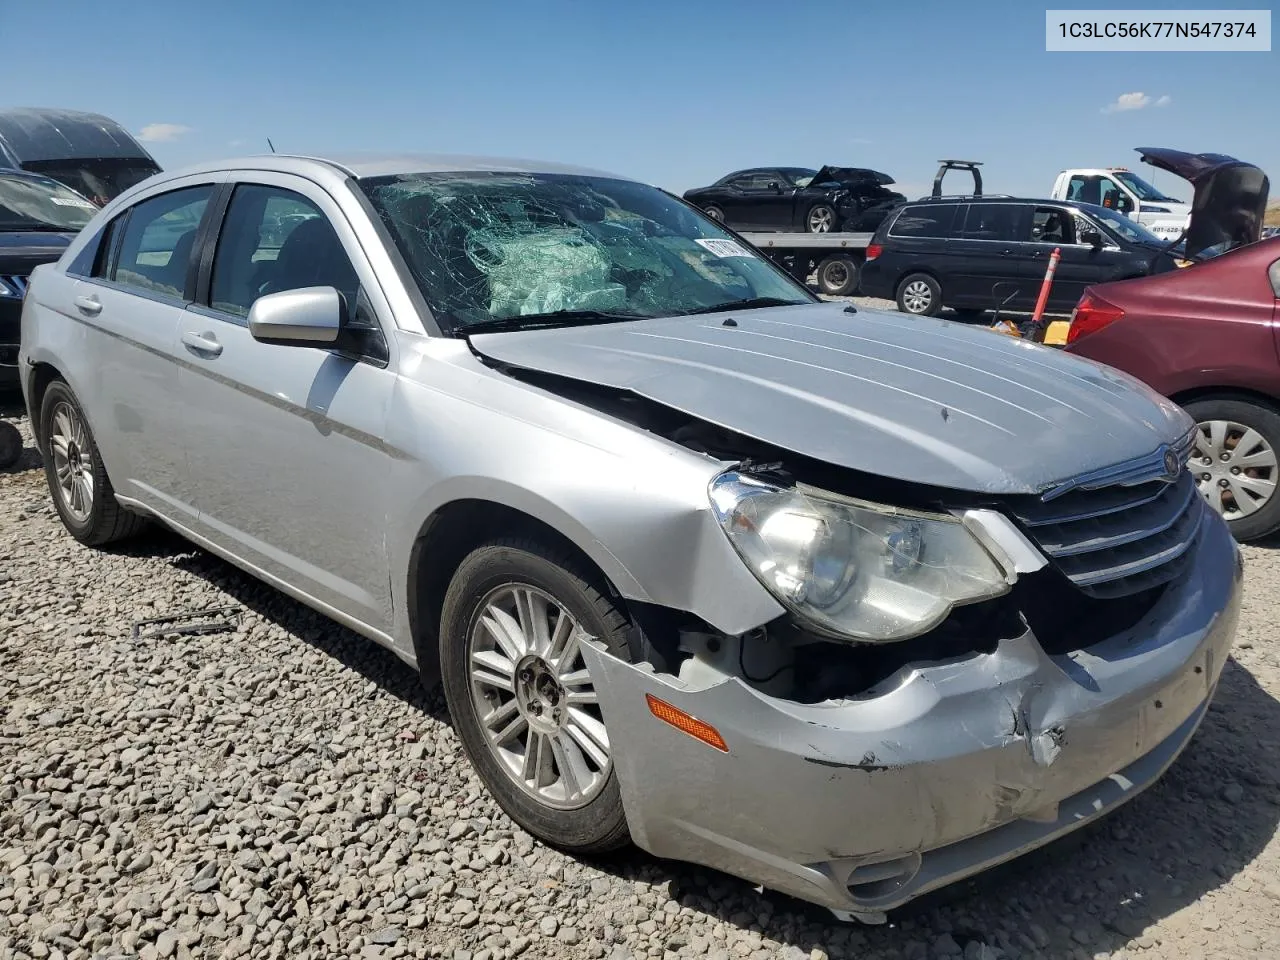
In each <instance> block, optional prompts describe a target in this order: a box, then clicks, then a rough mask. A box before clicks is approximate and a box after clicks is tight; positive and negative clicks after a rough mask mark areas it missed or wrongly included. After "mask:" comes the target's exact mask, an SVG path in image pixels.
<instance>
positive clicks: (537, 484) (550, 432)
mask: <svg viewBox="0 0 1280 960" xmlns="http://www.w3.org/2000/svg"><path fill="white" fill-rule="evenodd" d="M477 373H478V371H476V370H475V368H474V367H473V368H471V369H470V370H467V369H459V368H458V367H455V366H453V365H450V364H433V365H432V366H431V370H430V375H429V377H428V378H427V381H426V382H429V383H431V386H430V387H428V386H426V384H425V383H424V382H418V383H404V382H403V381H402V389H401V390H400V391H399V395H398V397H397V399H396V401H395V406H396V407H397V408H398V410H399V412H397V413H396V414H394V415H393V416H392V417H391V418H390V422H391V423H392V424H393V427H392V429H393V434H394V436H393V437H392V438H391V440H392V444H393V446H395V447H397V448H399V449H401V450H402V451H404V452H405V454H406V455H407V456H406V457H405V458H404V459H402V460H401V461H400V465H399V466H398V467H397V468H396V470H397V473H398V476H397V477H396V478H395V479H394V480H393V482H392V484H391V488H392V491H393V493H392V502H393V503H396V504H398V505H397V506H395V507H394V508H393V509H394V510H395V517H394V522H392V523H390V524H389V525H388V526H389V530H390V532H389V534H388V543H387V551H388V555H389V558H390V562H391V570H392V571H393V573H392V577H393V580H394V579H395V578H396V577H398V576H399V575H400V574H402V573H404V572H405V571H407V570H408V569H409V567H410V558H411V556H412V553H413V548H414V544H415V542H416V541H417V539H418V537H419V535H420V533H421V531H422V530H423V529H424V527H425V526H426V524H427V522H428V521H429V520H430V519H431V518H432V517H433V515H435V514H436V513H437V512H438V511H440V510H441V509H442V508H444V507H446V506H448V505H449V504H451V503H455V502H457V501H460V500H481V501H488V502H492V503H496V504H501V505H502V506H504V507H509V508H511V509H513V510H517V511H520V512H521V513H523V514H525V515H527V516H530V517H533V518H534V519H536V520H539V521H541V522H542V523H544V524H546V525H548V526H550V527H551V528H553V529H554V530H556V531H557V532H558V533H560V534H561V535H562V536H564V537H566V538H567V539H568V540H570V541H571V542H572V543H574V544H575V545H576V546H577V547H578V548H579V549H580V550H582V552H583V553H585V554H586V555H587V556H588V557H589V558H591V560H592V561H593V562H594V563H595V564H596V565H597V566H599V568H600V569H601V570H602V571H603V572H604V574H605V575H606V576H607V577H608V578H609V580H610V582H611V583H612V584H613V586H614V588H615V589H617V591H618V592H619V593H620V594H621V595H622V596H623V597H625V598H627V599H629V600H636V601H640V602H646V603H654V604H659V605H662V606H665V607H670V608H672V609H675V610H683V611H687V612H689V613H692V614H695V615H696V616H698V617H701V618H702V619H703V620H705V621H706V622H707V623H709V624H710V625H711V626H713V627H715V628H716V629H718V630H721V631H723V632H725V633H729V634H739V633H742V632H744V631H746V630H750V629H752V628H754V627H757V626H760V625H761V624H763V623H767V622H768V621H770V620H772V619H774V618H776V617H778V616H779V615H781V613H782V612H783V610H782V607H781V606H780V605H779V604H778V603H777V601H776V600H774V599H773V597H772V596H771V595H770V594H769V593H768V592H767V591H766V590H765V588H764V587H763V586H761V584H760V582H759V581H758V580H757V579H756V578H755V577H754V576H753V575H752V574H751V571H750V570H749V569H748V568H747V566H746V564H745V563H743V562H742V559H741V558H740V557H739V556H738V554H737V552H736V551H735V550H734V549H733V546H732V545H731V544H730V543H729V540H728V538H727V537H726V536H725V535H724V532H723V531H722V530H721V529H720V526H719V524H718V522H717V521H716V519H715V517H714V515H713V514H712V513H711V504H710V500H709V498H708V494H707V488H708V485H709V484H710V482H711V480H712V478H713V477H715V476H716V474H718V473H719V472H720V471H721V470H723V469H724V468H725V464H724V463H722V462H720V461H717V460H714V459H712V458H710V457H706V456H703V455H701V454H696V453H693V452H692V451H689V450H686V449H684V448H681V447H677V446H675V445H674V444H672V443H670V442H668V441H666V440H663V439H662V438H660V437H657V436H655V435H653V434H649V433H647V432H645V431H643V430H640V429H638V428H634V427H631V426H629V425H627V424H624V423H621V422H619V421H617V420H614V419H612V418H609V417H606V416H603V415H601V414H599V413H596V412H595V411H592V410H589V409H587V408H585V407H582V406H579V405H577V404H574V403H571V402H568V401H565V400H563V399H560V398H557V397H552V396H550V395H548V394H547V393H545V392H543V391H540V390H535V389H531V388H530V387H528V386H526V385H523V384H520V383H518V382H516V381H514V380H511V379H509V378H506V377H502V376H500V375H494V374H490V373H488V372H487V371H486V372H484V373H479V375H478V376H477ZM401 505H402V506H403V509H402V508H401ZM398 606H399V607H400V608H402V609H405V610H407V604H405V603H402V604H398ZM404 619H405V620H407V616H406V617H405V618H404Z"/></svg>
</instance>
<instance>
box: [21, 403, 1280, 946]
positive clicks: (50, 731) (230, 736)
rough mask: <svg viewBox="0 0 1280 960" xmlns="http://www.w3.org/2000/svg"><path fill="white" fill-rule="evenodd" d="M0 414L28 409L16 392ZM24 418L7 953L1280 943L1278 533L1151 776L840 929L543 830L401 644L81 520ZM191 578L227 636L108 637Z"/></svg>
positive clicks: (180, 552) (756, 896)
mask: <svg viewBox="0 0 1280 960" xmlns="http://www.w3.org/2000/svg"><path fill="white" fill-rule="evenodd" d="M0 416H4V417H5V418H7V419H9V420H11V421H13V422H16V423H18V424H19V425H20V426H21V428H22V429H23V431H24V433H26V431H27V426H26V423H25V420H24V419H23V418H22V416H21V415H20V412H19V410H18V407H17V405H16V403H13V402H8V403H7V404H6V403H5V402H4V401H3V400H0ZM26 435H27V441H28V450H27V452H26V455H25V456H24V459H23V460H22V462H21V463H20V464H19V465H18V466H17V467H16V468H14V469H13V470H10V471H8V472H4V473H0V957H3V958H6V960H7V958H15V960H16V958H26V957H37V958H45V957H48V958H55V960H57V958H67V960H80V958H89V957H102V958H106V957H135V956H136V957H141V958H145V960H153V958H161V957H162V958H168V957H179V958H186V957H252V958H255V960H256V958H259V957H266V958H276V957H285V956H287V957H289V958H291V960H293V958H309V957H370V958H372V957H388V958H390V957H402V956H413V957H421V956H445V957H456V958H459V960H497V958H502V957H514V956H523V957H567V958H576V957H593V958H598V957H616V958H626V957H635V958H641V957H646V956H647V957H654V958H667V957H673V956H679V957H687V956H702V955H706V956H709V957H717V958H726V960H727V958H747V957H751V958H757V957H758V958H764V957H785V958H797V960H798V958H805V957H810V958H815V960H819V958H822V957H833V958H839V957H848V958H860V960H861V958H866V960H890V958H896V960H925V958H932V957H953V956H954V957H963V958H969V960H972V958H987V960H991V958H999V957H1005V958H1014V957H1051V958H1071V960H1077V958H1078V960H1088V958H1101V957H1108V958H1121V957H1141V958H1144V960H1145V958H1157V957H1164V958H1170V960H1173V958H1177V960H1195V958H1202V957H1203V958H1208V957H1213V958H1235V957H1276V956H1280V841H1278V840H1277V822H1278V821H1280V789H1278V784H1280V780H1278V779H1277V778H1278V773H1280V704H1278V703H1277V701H1276V697H1277V696H1278V695H1280V659H1278V656H1280V643H1278V642H1277V640H1276V638H1275V633H1276V624H1277V622H1278V621H1280V554H1278V553H1277V552H1276V551H1274V550H1271V549H1266V548H1250V549H1249V550H1248V551H1247V553H1248V567H1247V569H1248V574H1247V576H1248V592H1247V596H1246V602H1245V610H1244V616H1243V621H1242V624H1243V625H1242V629H1241V633H1240V637H1239V640H1238V645H1237V648H1236V652H1235V658H1234V660H1233V661H1232V662H1230V663H1229V664H1228V665H1227V669H1226V672H1225V675H1224V678H1223V682H1222V687H1221V689H1220V691H1219V694H1218V697H1217V701H1216V703H1215V705H1214V706H1213V707H1212V709H1211V710H1210V713H1209V715H1208V718H1207V720H1206V721H1205V724H1204V726H1203V728H1202V729H1201V732H1200V734H1199V736H1198V737H1197V738H1196V740H1195V742H1194V743H1193V744H1192V746H1191V747H1190V748H1189V749H1188V751H1187V752H1186V754H1184V756H1183V758H1182V759H1181V760H1180V761H1179V762H1178V763H1177V764H1176V765H1175V766H1174V768H1173V769H1172V770H1171V771H1170V772H1169V774H1168V775H1167V776H1166V777H1165V779H1164V780H1163V781H1162V782H1161V783H1160V784H1159V785H1158V786H1156V787H1155V788H1153V789H1152V790H1150V791H1148V792H1147V793H1146V794H1144V795H1143V796H1141V797H1139V798H1138V799H1136V800H1135V801H1134V802H1133V803H1131V804H1130V805H1129V806H1127V807H1126V808H1124V809H1123V810H1121V811H1120V812H1119V813H1118V814H1116V815H1115V816H1113V817H1111V818H1109V819H1108V820H1106V821H1104V822H1103V823H1101V824H1098V825H1096V826H1094V827H1092V828H1090V829H1088V830H1086V831H1083V833H1082V834H1079V835H1077V836H1076V837H1074V838H1071V839H1069V840H1067V841H1064V842H1063V843H1060V844H1057V845H1055V846H1052V847H1050V848H1048V849H1046V850H1042V851H1040V852H1038V853H1035V854H1032V855H1031V856H1030V857H1027V858H1023V859H1022V860H1020V861H1018V862H1015V863H1014V864H1010V865H1007V866H1006V867H1004V868H1002V869H1001V870H999V871H996V872H994V873H992V874H988V875H987V876H985V877H983V878H981V879H980V880H978V881H976V882H973V883H968V884H962V885H958V886H957V887H956V888H953V889H952V890H950V891H947V892H946V894H945V895H944V896H937V897H935V898H933V899H931V900H927V901H924V902H918V903H917V904H915V905H912V907H910V908H908V910H907V911H905V912H903V913H902V914H900V915H898V916H895V917H894V918H892V923H891V924H890V925H888V926H885V927H875V928H872V927H859V926H844V925H840V924H835V923H832V922H830V920H829V919H828V917H827V915H825V914H823V913H822V912H821V911H818V910H814V909H812V908H809V907H807V906H806V905H804V904H801V903H798V902H796V901H792V900H787V899H785V898H781V897H777V896H774V895H770V894H761V893H758V892H757V891H755V890H754V889H752V888H751V887H749V886H748V885H746V884H744V883H742V882H740V881H737V880H734V879H732V878H730V877H726V876H723V875H721V874H717V873H714V872H712V871H709V870H703V869H700V868H696V867H690V866H686V865H682V864H678V863H670V862H664V861H658V860H655V859H653V858H650V857H648V856H646V855H643V854H641V853H639V852H634V851H632V852H628V853H625V854H623V855H620V856H617V857H614V858H612V859H609V860H605V861H598V862H584V861H580V860H574V859H571V858H567V857H564V856H562V855H560V854H559V853H556V852H554V851H552V850H549V849H547V848H545V847H543V846H542V845H541V844H539V843H536V842H535V841H534V840H533V839H532V838H531V837H529V836H528V835H526V834H525V833H523V832H522V831H521V830H520V829H519V828H517V827H516V826H514V825H513V824H512V823H511V822H510V821H509V820H507V818H506V817H505V816H504V815H503V814H502V813H501V811H500V810H499V809H498V807H497V805H496V804H495V803H494V802H493V801H491V800H490V799H489V797H488V796H487V795H486V794H485V793H484V792H483V790H482V789H481V786H480V783H479V781H478V780H477V779H476V777H475V776H474V774H473V773H472V772H471V770H470V768H469V766H468V765H467V763H466V761H465V760H464V758H463V755H462V751H461V749H460V746H459V743H458V740H457V738H456V737H455V735H454V733H453V730H452V729H451V728H450V726H449V722H448V719H447V718H446V716H445V713H444V711H443V708H442V703H441V700H440V698H439V696H438V695H437V694H434V693H433V694H428V693H424V692H423V690H422V689H421V687H420V685H419V683H418V679H417V677H416V675H415V674H414V673H413V672H412V671H411V670H409V669H408V668H407V667H405V666H404V665H402V664H401V663H400V662H399V661H398V660H396V659H395V658H394V657H393V656H392V655H391V654H389V653H385V652H383V651H381V650H379V649H378V648H376V647H374V646H373V645H372V644H370V643H368V642H366V641H364V640H362V639H360V638H358V637H356V636H355V635H354V634H351V633H350V632H348V631H346V630H345V629H343V628H341V627H339V626H337V625H335V624H333V623H331V622H329V621H327V620H325V619H323V618H322V617H320V616H319V615H317V614H314V613H312V612H310V611H309V610H307V609H306V608H304V607H303V606H301V605H300V604H298V603H295V602H293V601H292V600H289V599H287V598H286V597H284V596H283V595H281V594H278V593H276V592H274V591H272V590H271V589H269V588H267V587H265V586H262V585H260V584H259V583H257V582H256V581H254V580H251V579H250V578H248V577H246V576H244V575H243V574H241V573H239V572H237V571H236V570H235V569H233V568H232V567H230V566H229V565H227V564H225V563H222V562H221V561H219V560H217V559H215V558H213V557H211V556H209V555H207V554H205V553H202V552H199V551H197V550H195V549H193V548H191V547H189V546H187V545H186V544H185V543H184V542H182V541H180V540H178V539H177V538H175V537H173V536H171V535H169V534H166V533H162V532H156V533H153V534H149V535H147V536H146V537H144V538H143V539H142V540H140V541H138V542H136V543H135V544H132V545H130V546H129V547H128V548H127V549H117V550H114V551H111V552H95V551H92V550H86V549H84V548H82V547H80V546H78V545H77V544H76V543H75V542H74V541H72V540H71V538H70V537H69V536H67V535H66V534H65V533H64V532H63V530H62V528H61V527H60V526H59V524H58V521H57V518H56V516H55V514H54V512H53V510H52V508H51V506H50V504H49V500H48V495H47V491H46V489H45V486H44V477H43V475H42V473H41V472H40V469H39V461H38V457H37V455H36V454H35V453H34V451H32V450H31V449H30V448H29V444H30V436H29V433H26ZM215 605H230V606H233V607H235V608H237V609H238V610H239V611H240V620H239V626H238V627H237V628H236V629H235V630H234V632H230V633H224V634H219V635H211V636H206V637H183V638H176V639H165V640H134V639H131V632H130V631H131V626H132V624H133V622H134V621H135V620H138V619H140V618H145V617H151V616H157V615H160V614H164V613H169V612H179V611H185V610H190V609H195V608H204V607H210V606H215ZM762 786H764V785H762ZM865 826H867V827H869V828H871V829H874V825H873V824H868V825H865Z"/></svg>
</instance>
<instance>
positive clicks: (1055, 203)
mask: <svg viewBox="0 0 1280 960" xmlns="http://www.w3.org/2000/svg"><path fill="white" fill-rule="evenodd" d="M921 203H1034V204H1044V205H1045V206H1051V207H1077V208H1079V209H1085V210H1087V209H1089V208H1090V207H1097V204H1093V203H1081V202H1080V201H1079V200H1053V199H1051V198H1044V199H1041V198H1039V197H999V196H994V195H992V196H968V195H962V196H947V197H921V198H920V199H919V200H908V201H907V202H906V203H905V204H904V206H909V207H914V206H916V205H918V204H921ZM1098 209H1105V207H1098Z"/></svg>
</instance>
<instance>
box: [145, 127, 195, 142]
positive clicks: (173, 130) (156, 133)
mask: <svg viewBox="0 0 1280 960" xmlns="http://www.w3.org/2000/svg"><path fill="white" fill-rule="evenodd" d="M190 132H191V128H190V127H184V126H183V125H182V124H180V123H148V124H147V125H146V126H145V127H143V128H142V129H141V130H139V131H138V139H139V140H141V141H143V142H144V143H164V142H166V141H168V140H177V139H178V138H179V137H180V136H182V135H183V134H184V133H190Z"/></svg>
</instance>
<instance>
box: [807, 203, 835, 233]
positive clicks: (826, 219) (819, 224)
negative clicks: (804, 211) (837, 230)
mask: <svg viewBox="0 0 1280 960" xmlns="http://www.w3.org/2000/svg"><path fill="white" fill-rule="evenodd" d="M834 219H835V214H834V213H832V212H831V211H830V210H828V209H827V208H826V207H818V208H817V209H816V210H810V211H809V229H810V230H811V231H812V232H813V233H829V232H830V231H831V221H832V220H834Z"/></svg>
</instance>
